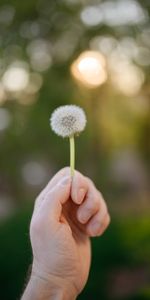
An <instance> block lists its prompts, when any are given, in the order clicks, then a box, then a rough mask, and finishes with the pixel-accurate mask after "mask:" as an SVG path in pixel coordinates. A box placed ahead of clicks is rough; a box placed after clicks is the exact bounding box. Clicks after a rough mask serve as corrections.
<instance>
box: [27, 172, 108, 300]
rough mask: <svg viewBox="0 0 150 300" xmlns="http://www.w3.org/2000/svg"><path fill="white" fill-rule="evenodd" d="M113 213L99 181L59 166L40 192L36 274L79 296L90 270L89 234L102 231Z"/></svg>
mask: <svg viewBox="0 0 150 300" xmlns="http://www.w3.org/2000/svg"><path fill="white" fill-rule="evenodd" d="M109 222H110V216H109V214H108V211H107V207H106V204H105V202H104V199H103V197H102V195H101V194H100V192H99V191H98V190H97V189H96V187H95V186H94V184H93V182H92V181H91V180H90V179H89V178H87V177H85V176H83V175H82V174H81V173H79V172H77V171H75V175H74V177H73V179H71V177H70V169H69V168H65V169H62V170H61V171H59V172H58V173H57V174H56V175H55V176H54V177H53V178H52V179H51V181H50V182H49V183H48V185H47V186H46V188H45V189H44V190H43V191H42V192H41V193H40V195H39V196H38V198H37V200H36V203H35V208H34V213H33V216H32V220H31V225H30V237H31V244H32V250H33V266H32V275H31V278H32V277H33V276H36V277H37V278H39V279H40V278H41V280H46V281H47V282H48V283H49V285H50V286H51V287H55V288H56V289H57V288H58V289H63V290H64V293H65V292H66V293H68V295H69V294H70V298H69V297H68V299H75V298H76V296H77V295H78V294H79V293H80V292H81V291H82V289H83V287H84V285H85V283H86V281H87V278H88V274H89V268H90V261H91V249H90V239H89V237H94V236H100V235H101V234H102V233H103V232H104V230H105V229H106V228H107V226H108V224H109Z"/></svg>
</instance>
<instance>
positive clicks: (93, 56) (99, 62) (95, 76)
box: [71, 51, 107, 88]
mask: <svg viewBox="0 0 150 300" xmlns="http://www.w3.org/2000/svg"><path fill="white" fill-rule="evenodd" d="M71 73H72V75H73V76H74V77H75V79H77V80H79V81H80V82H81V83H82V84H84V85H86V86H88V87H91V88H94V87H97V86H99V85H101V84H103V83H104V82H105V81H106V79H107V72H106V62H105V57H104V56H103V55H102V54H101V53H99V52H97V51H85V52H83V53H81V54H80V56H79V57H78V58H77V59H76V60H75V61H74V62H73V64H72V65H71Z"/></svg>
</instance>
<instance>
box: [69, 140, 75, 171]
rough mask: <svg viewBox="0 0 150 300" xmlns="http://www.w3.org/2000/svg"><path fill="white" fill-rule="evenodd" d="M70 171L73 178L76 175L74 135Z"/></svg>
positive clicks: (71, 144)
mask: <svg viewBox="0 0 150 300" xmlns="http://www.w3.org/2000/svg"><path fill="white" fill-rule="evenodd" d="M69 139H70V171H71V177H73V175H74V168H75V142H74V135H72V136H70V138H69Z"/></svg>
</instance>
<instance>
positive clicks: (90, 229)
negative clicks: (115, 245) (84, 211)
mask: <svg viewBox="0 0 150 300" xmlns="http://www.w3.org/2000/svg"><path fill="white" fill-rule="evenodd" d="M109 223H110V216H109V214H108V213H106V214H105V216H104V217H103V219H101V215H100V212H98V213H97V214H96V215H95V216H94V217H93V218H92V220H91V221H90V222H89V223H88V225H87V227H86V231H87V234H88V235H89V236H91V237H94V236H100V235H101V234H102V233H103V232H104V231H105V230H106V228H107V227H108V225H109Z"/></svg>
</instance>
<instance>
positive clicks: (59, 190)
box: [40, 176, 71, 221]
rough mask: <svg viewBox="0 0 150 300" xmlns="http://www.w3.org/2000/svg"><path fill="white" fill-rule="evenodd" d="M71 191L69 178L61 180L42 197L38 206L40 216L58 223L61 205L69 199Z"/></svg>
mask: <svg viewBox="0 0 150 300" xmlns="http://www.w3.org/2000/svg"><path fill="white" fill-rule="evenodd" d="M70 189H71V177H70V176H66V177H64V178H63V179H61V180H60V181H59V182H58V183H57V184H56V185H55V186H54V187H53V188H52V189H51V190H50V191H48V192H47V194H46V195H45V197H44V200H43V202H42V204H41V206H40V214H42V216H43V215H44V217H45V218H46V217H47V216H48V218H49V220H53V221H59V220H60V217H61V213H62V205H63V204H64V203H65V202H66V201H67V200H68V199H69V197H70Z"/></svg>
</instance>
